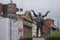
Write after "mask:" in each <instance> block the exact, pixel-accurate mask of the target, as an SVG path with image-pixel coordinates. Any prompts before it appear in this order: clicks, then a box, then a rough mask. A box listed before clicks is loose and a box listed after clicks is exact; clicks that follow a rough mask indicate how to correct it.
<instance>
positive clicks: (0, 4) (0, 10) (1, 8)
mask: <svg viewBox="0 0 60 40" xmlns="http://www.w3.org/2000/svg"><path fill="white" fill-rule="evenodd" d="M1 15H3V5H2V3H0V16H1Z"/></svg>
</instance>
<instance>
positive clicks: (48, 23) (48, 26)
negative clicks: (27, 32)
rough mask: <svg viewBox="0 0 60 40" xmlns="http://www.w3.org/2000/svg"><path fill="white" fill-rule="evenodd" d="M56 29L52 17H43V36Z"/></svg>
mask: <svg viewBox="0 0 60 40" xmlns="http://www.w3.org/2000/svg"><path fill="white" fill-rule="evenodd" d="M56 30H57V27H56V26H55V25H54V20H53V19H45V20H44V26H43V36H47V35H49V34H51V33H52V32H54V31H56Z"/></svg>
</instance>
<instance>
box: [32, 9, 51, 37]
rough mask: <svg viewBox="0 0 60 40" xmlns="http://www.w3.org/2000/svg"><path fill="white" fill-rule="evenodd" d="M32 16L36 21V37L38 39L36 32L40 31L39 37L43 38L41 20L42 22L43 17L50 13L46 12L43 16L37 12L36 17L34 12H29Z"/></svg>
mask: <svg viewBox="0 0 60 40" xmlns="http://www.w3.org/2000/svg"><path fill="white" fill-rule="evenodd" d="M31 11H32V12H33V14H34V16H35V17H37V21H36V25H37V31H36V36H37V37H38V31H39V29H40V33H41V36H43V32H42V31H43V30H42V28H43V25H44V23H43V20H44V17H46V16H47V14H48V13H49V12H50V11H47V12H46V14H45V15H41V13H40V12H39V13H38V15H36V13H35V11H34V10H31Z"/></svg>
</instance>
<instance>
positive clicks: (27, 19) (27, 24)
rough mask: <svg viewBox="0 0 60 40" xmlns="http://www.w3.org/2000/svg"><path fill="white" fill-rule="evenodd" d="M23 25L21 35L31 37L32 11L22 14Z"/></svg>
mask: <svg viewBox="0 0 60 40" xmlns="http://www.w3.org/2000/svg"><path fill="white" fill-rule="evenodd" d="M20 20H21V23H22V25H21V26H20V28H19V30H20V29H21V31H20V36H22V37H30V36H32V24H33V22H32V16H31V13H30V11H26V12H25V14H24V15H20Z"/></svg>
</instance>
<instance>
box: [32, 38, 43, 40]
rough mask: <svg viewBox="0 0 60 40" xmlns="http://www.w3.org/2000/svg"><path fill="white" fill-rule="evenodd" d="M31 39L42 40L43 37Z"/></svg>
mask: <svg viewBox="0 0 60 40" xmlns="http://www.w3.org/2000/svg"><path fill="white" fill-rule="evenodd" d="M33 40H44V38H33Z"/></svg>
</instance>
